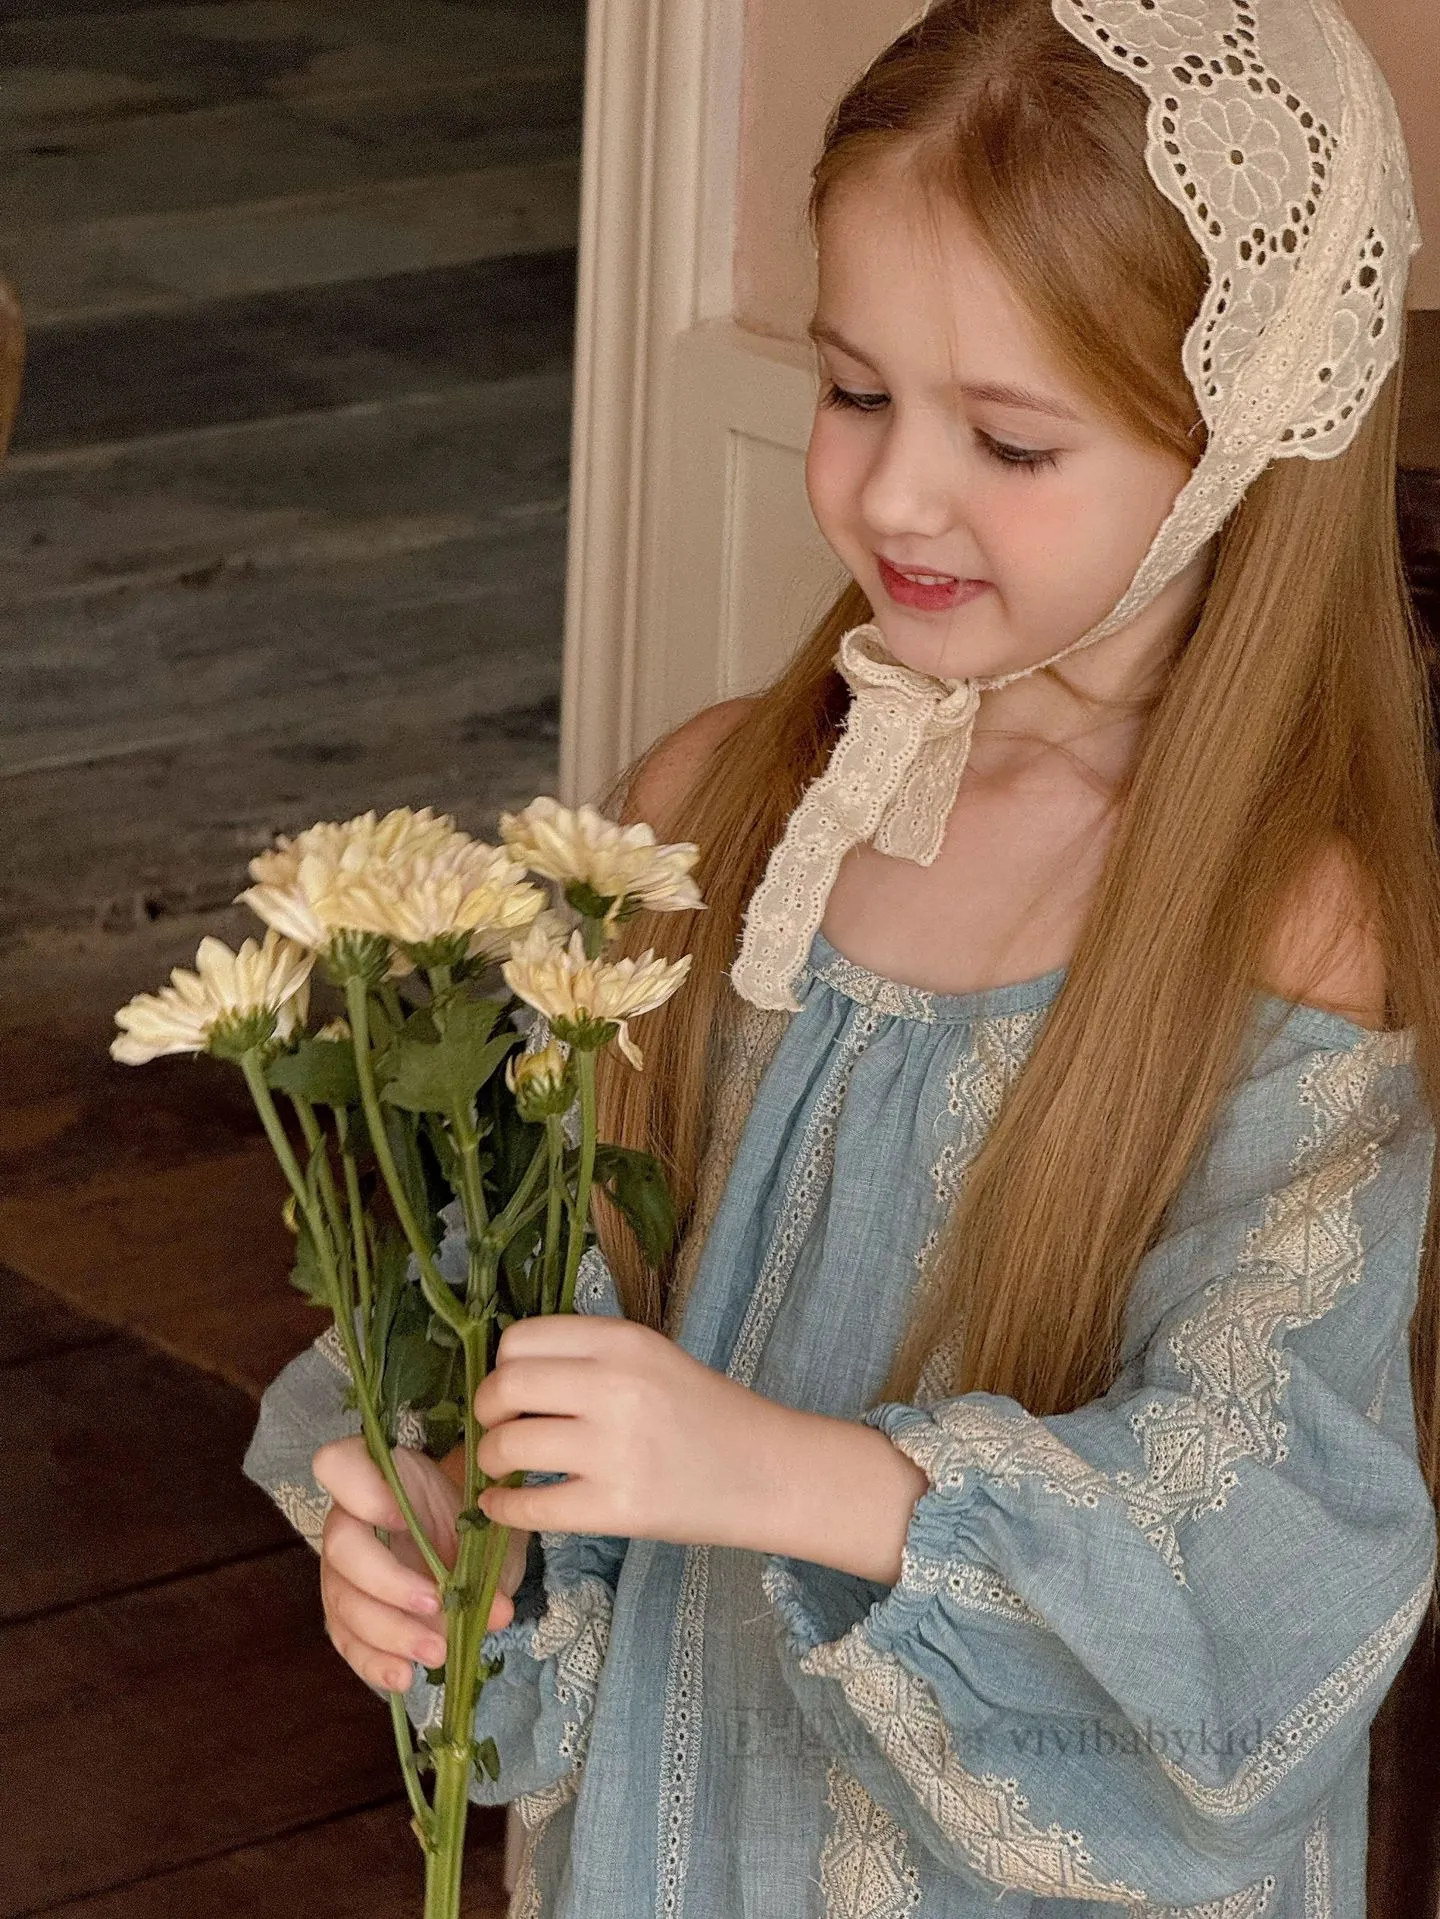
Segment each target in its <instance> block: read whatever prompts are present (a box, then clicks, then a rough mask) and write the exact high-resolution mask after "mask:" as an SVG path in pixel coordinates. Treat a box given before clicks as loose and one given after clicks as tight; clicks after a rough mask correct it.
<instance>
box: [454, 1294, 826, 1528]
mask: <svg viewBox="0 0 1440 1919" xmlns="http://www.w3.org/2000/svg"><path fill="white" fill-rule="evenodd" d="M521 1414H527V1415H530V1416H529V1417H526V1418H522V1417H520V1415H521ZM537 1415H538V1416H537ZM475 1417H476V1418H477V1419H478V1420H479V1422H480V1424H481V1425H482V1426H484V1427H485V1428H486V1429H487V1430H486V1433H485V1436H484V1438H483V1439H482V1440H481V1441H480V1444H479V1447H478V1449H477V1454H476V1457H477V1459H478V1460H479V1463H480V1468H481V1470H482V1472H484V1473H486V1474H488V1475H489V1477H490V1478H492V1479H504V1478H505V1477H506V1476H507V1475H508V1474H510V1473H513V1472H517V1471H524V1472H546V1473H565V1474H567V1475H568V1478H567V1480H566V1482H565V1483H564V1484H563V1485H553V1486H492V1487H487V1488H486V1490H485V1491H484V1492H483V1493H482V1494H481V1496H480V1506H481V1509H482V1510H483V1511H484V1512H485V1513H486V1514H487V1515H488V1516H489V1517H490V1518H491V1519H493V1520H495V1521H496V1522H497V1523H498V1524H500V1525H503V1526H524V1527H527V1528H528V1529H529V1530H530V1531H532V1532H576V1533H582V1532H583V1533H608V1534H616V1535H619V1536H621V1537H623V1538H627V1539H664V1540H669V1541H670V1542H672V1543H673V1544H675V1545H738V1544H743V1543H745V1542H746V1540H747V1539H748V1538H749V1537H750V1536H752V1535H753V1533H754V1531H755V1525H756V1516H757V1513H758V1511H759V1510H760V1509H761V1507H762V1504H763V1502H764V1500H765V1498H766V1496H767V1493H768V1494H770V1495H771V1496H773V1492H774V1487H775V1479H776V1476H777V1473H778V1472H779V1470H780V1460H781V1454H782V1451H783V1448H784V1446H785V1434H786V1431H787V1428H788V1426H789V1424H790V1422H793V1421H795V1420H798V1419H800V1418H802V1417H803V1415H801V1414H799V1413H797V1412H795V1411H793V1410H792V1409H791V1408H789V1407H787V1406H781V1405H779V1404H778V1403H777V1402H776V1401H775V1400H771V1399H766V1398H764V1397H763V1396H762V1395H761V1394H759V1393H756V1392H752V1391H751V1390H750V1388H749V1387H747V1386H741V1385H739V1384H737V1382H736V1381H735V1380H733V1379H730V1378H728V1377H727V1376H726V1375H725V1374H724V1373H719V1372H716V1371H715V1370H714V1369H713V1368H712V1367H709V1366H706V1365H704V1364H702V1362H701V1361H700V1360H698V1359H695V1358H694V1357H693V1356H692V1355H691V1354H689V1353H687V1352H686V1351H685V1350H684V1349H683V1348H682V1347H680V1346H677V1345H676V1344H675V1342H674V1341H673V1340H671V1339H667V1338H666V1336H665V1335H664V1334H663V1333H659V1332H656V1331H655V1330H654V1329H653V1328H651V1327H649V1326H642V1325H639V1324H637V1323H636V1322H635V1321H633V1320H624V1319H611V1318H608V1317H605V1318H591V1317H589V1316H588V1315H585V1314H574V1313H553V1314H545V1315H543V1316H542V1317H539V1318H535V1319H521V1320H517V1321H516V1322H515V1323H514V1325H512V1326H507V1327H506V1329H505V1331H504V1332H503V1333H502V1334H501V1336H500V1343H499V1345H498V1347H497V1348H496V1356H495V1365H494V1368H493V1369H492V1370H491V1372H490V1373H489V1374H488V1375H487V1376H486V1378H485V1379H484V1380H483V1381H482V1382H481V1384H480V1387H479V1389H478V1391H477V1392H476V1394H475Z"/></svg>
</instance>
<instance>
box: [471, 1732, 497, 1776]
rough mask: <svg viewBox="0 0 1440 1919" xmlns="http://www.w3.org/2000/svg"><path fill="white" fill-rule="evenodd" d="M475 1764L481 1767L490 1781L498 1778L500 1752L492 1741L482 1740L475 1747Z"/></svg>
mask: <svg viewBox="0 0 1440 1919" xmlns="http://www.w3.org/2000/svg"><path fill="white" fill-rule="evenodd" d="M475 1763H476V1765H477V1766H483V1767H484V1768H485V1770H486V1772H487V1773H489V1775H490V1777H491V1778H492V1779H498V1778H499V1777H500V1752H499V1749H498V1747H497V1746H496V1744H495V1741H494V1740H493V1739H482V1740H481V1741H480V1743H479V1745H478V1746H476V1748H475Z"/></svg>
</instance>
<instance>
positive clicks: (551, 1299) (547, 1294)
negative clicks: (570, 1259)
mask: <svg viewBox="0 0 1440 1919" xmlns="http://www.w3.org/2000/svg"><path fill="white" fill-rule="evenodd" d="M545 1144H546V1147H547V1149H548V1152H549V1155H550V1191H549V1193H548V1195H547V1197H546V1212H545V1259H544V1264H543V1265H542V1267H541V1269H540V1310H541V1312H542V1313H553V1312H554V1310H555V1306H556V1303H557V1302H556V1299H555V1279H556V1272H555V1267H556V1262H557V1261H558V1259H559V1257H560V1218H561V1206H562V1203H563V1195H562V1194H561V1191H560V1182H561V1177H562V1167H563V1164H564V1157H565V1122H564V1121H563V1120H562V1119H560V1118H558V1117H556V1116H552V1117H550V1118H549V1119H547V1120H546V1121H545Z"/></svg>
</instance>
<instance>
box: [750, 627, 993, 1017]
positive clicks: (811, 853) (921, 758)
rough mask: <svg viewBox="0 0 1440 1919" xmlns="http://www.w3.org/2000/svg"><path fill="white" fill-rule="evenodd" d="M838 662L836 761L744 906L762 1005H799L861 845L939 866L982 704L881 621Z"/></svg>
mask: <svg viewBox="0 0 1440 1919" xmlns="http://www.w3.org/2000/svg"><path fill="white" fill-rule="evenodd" d="M835 664H836V666H837V667H838V668H839V670H840V672H841V673H842V674H843V675H844V677H845V679H846V680H848V681H849V683H850V686H851V688H852V691H853V697H852V699H851V702H850V711H849V713H848V714H847V716H846V720H845V727H844V730H843V732H842V733H841V734H840V737H839V738H838V739H837V741H836V743H835V747H834V750H833V752H832V753H831V755H830V763H829V765H828V766H827V767H826V768H825V771H824V772H823V773H822V774H821V775H820V776H819V778H818V779H816V780H814V781H812V782H811V784H810V785H809V786H808V787H807V788H806V789H805V793H804V795H803V797H802V798H801V801H800V804H799V805H798V806H797V807H796V808H795V811H794V812H793V813H792V814H791V815H790V818H789V820H788V822H787V823H786V827H785V832H784V834H783V836H782V837H781V839H780V840H779V842H778V844H777V845H776V846H775V848H774V850H773V851H772V853H771V855H770V860H769V864H768V865H767V866H766V868H765V874H764V877H763V879H762V880H761V881H760V884H759V885H758V886H757V887H756V889H755V891H754V893H753V894H752V895H751V898H750V904H749V906H748V908H747V909H746V914H745V930H744V935H743V937H742V939H741V942H740V953H739V957H738V958H737V959H736V961H735V963H734V965H733V966H732V967H731V969H730V983H731V985H732V986H733V987H734V989H735V991H736V992H737V993H738V994H739V995H740V997H741V998H742V999H744V1000H748V1001H749V1002H750V1004H751V1005H752V1006H765V1007H775V1008H780V1009H783V1010H784V1011H786V1012H790V1013H794V1012H798V1011H799V1001H798V1000H796V999H795V998H794V996H793V993H792V991H791V984H792V982H793V980H794V979H795V977H796V975H797V974H798V973H799V971H800V968H801V967H802V965H803V964H804V962H805V960H806V958H807V956H808V955H809V952H810V944H811V941H812V939H813V938H814V934H815V929H816V928H817V927H818V926H819V924H820V921H821V919H822V917H823V916H824V912H825V902H826V901H827V900H828V898H829V897H830V889H831V887H832V886H833V885H834V884H835V876H836V874H837V873H838V872H839V870H840V862H841V861H842V860H843V859H844V857H845V855H846V854H847V853H848V852H849V851H850V848H851V847H852V846H857V845H859V844H860V843H861V842H862V841H866V840H873V842H874V845H875V847H876V850H877V851H878V852H881V853H888V854H889V855H890V856H891V857H892V858H894V859H902V860H914V861H915V862H916V864H917V865H919V866H930V865H932V864H933V862H934V860H935V856H936V854H937V853H938V852H939V851H940V843H941V841H942V840H943V838H944V836H945V823H946V821H947V819H948V818H949V814H950V809H951V807H952V806H953V805H954V804H955V795H956V792H957V790H958V788H959V785H960V775H961V774H962V773H963V772H964V770H965V763H966V761H967V760H968V759H969V757H970V738H971V734H972V733H973V731H974V727H975V715H976V714H977V713H978V711H979V710H980V687H979V685H978V684H977V682H976V681H974V680H940V679H934V678H932V677H931V675H930V674H928V673H920V672H917V671H916V670H915V669H914V668H913V667H908V666H904V665H902V664H901V662H900V661H899V660H897V659H896V658H895V656H894V655H893V654H892V653H891V652H890V650H889V648H888V647H887V646H886V644H885V640H884V636H883V635H882V633H881V632H880V629H879V627H878V626H875V625H874V624H873V623H867V624H866V625H864V626H855V627H852V628H851V629H850V631H849V632H848V633H847V634H846V635H845V636H844V638H843V639H842V640H841V642H840V649H839V651H838V652H837V653H836V655H835Z"/></svg>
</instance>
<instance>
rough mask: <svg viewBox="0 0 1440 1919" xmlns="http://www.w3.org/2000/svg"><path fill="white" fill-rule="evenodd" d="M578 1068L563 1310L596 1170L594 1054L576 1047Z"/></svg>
mask: <svg viewBox="0 0 1440 1919" xmlns="http://www.w3.org/2000/svg"><path fill="white" fill-rule="evenodd" d="M577 1057H578V1063H579V1071H580V1171H579V1174H578V1175H577V1177H576V1181H575V1214H574V1218H573V1219H572V1220H571V1222H570V1243H569V1245H568V1246H567V1247H566V1249H565V1283H564V1285H563V1286H562V1287H561V1289H560V1308H559V1310H560V1311H561V1312H562V1313H569V1312H573V1311H574V1309H575V1276H576V1274H577V1273H578V1272H579V1270H580V1255H581V1253H582V1251H583V1250H584V1246H585V1226H586V1222H587V1221H588V1219H589V1217H590V1180H591V1176H592V1174H593V1173H594V1170H595V1055H594V1053H592V1052H587V1051H583V1050H580V1049H577Z"/></svg>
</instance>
